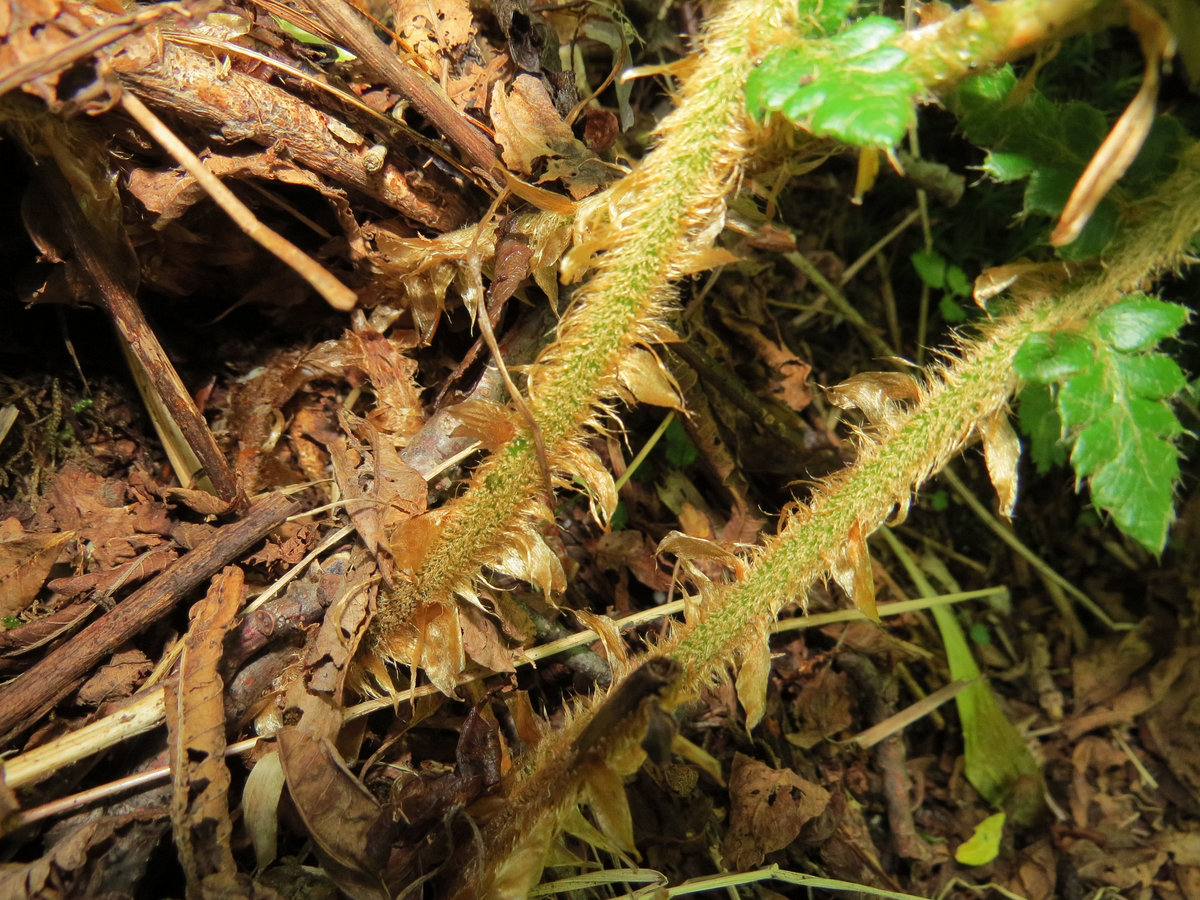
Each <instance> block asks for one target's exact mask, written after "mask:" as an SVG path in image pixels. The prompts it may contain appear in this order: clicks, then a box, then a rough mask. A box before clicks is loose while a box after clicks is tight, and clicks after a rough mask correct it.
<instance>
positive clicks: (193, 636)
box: [165, 566, 247, 898]
mask: <svg viewBox="0 0 1200 900" xmlns="http://www.w3.org/2000/svg"><path fill="white" fill-rule="evenodd" d="M242 599H243V575H242V570H241V569H239V568H237V567H236V566H227V567H226V568H225V569H224V570H223V571H222V572H221V574H220V575H218V576H217V577H216V578H215V579H214V580H213V583H212V587H210V588H209V591H208V594H207V595H206V596H205V598H204V599H203V600H201V601H200V603H198V604H197V606H196V608H195V609H194V610H193V612H192V620H191V625H190V627H189V628H188V633H187V635H186V636H185V637H184V639H183V653H182V655H181V656H180V662H179V679H178V681H176V682H171V683H169V684H168V685H167V694H166V701H165V706H166V713H167V728H168V733H169V744H170V756H171V782H172V788H173V791H172V800H171V821H172V823H173V826H174V828H173V834H174V837H175V845H176V847H177V848H178V850H179V862H180V865H181V866H182V867H183V870H184V874H185V875H186V876H187V884H188V896H189V897H193V896H196V897H205V898H207V897H222V896H237V895H242V894H245V893H246V888H247V885H245V884H244V883H243V880H241V879H239V876H238V869H237V863H236V862H234V859H233V851H232V849H231V848H230V840H231V837H232V834H233V824H232V822H231V821H230V818H229V800H228V793H229V781H230V778H229V769H228V767H226V765H225V699H224V685H223V684H222V682H221V676H220V675H219V674H218V666H219V664H220V661H221V651H222V642H223V641H224V638H225V633H226V631H228V629H229V626H230V625H231V624H232V623H233V618H234V616H236V615H237V611H238V608H239V607H240V605H241V603H242Z"/></svg>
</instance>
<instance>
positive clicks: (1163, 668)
mask: <svg viewBox="0 0 1200 900" xmlns="http://www.w3.org/2000/svg"><path fill="white" fill-rule="evenodd" d="M1197 656H1200V646H1189V647H1178V648H1176V650H1175V651H1174V652H1173V653H1172V654H1171V655H1170V656H1169V657H1167V658H1166V659H1164V660H1161V661H1160V662H1157V663H1155V665H1154V666H1153V668H1151V669H1150V670H1149V672H1147V673H1145V674H1144V675H1143V676H1142V677H1139V678H1137V679H1135V680H1134V681H1133V683H1132V685H1131V686H1130V687H1129V688H1128V689H1127V690H1124V691H1122V692H1121V693H1120V694H1117V695H1116V696H1115V697H1113V698H1112V699H1111V700H1109V701H1107V702H1105V703H1103V704H1099V705H1097V706H1095V707H1094V708H1092V709H1091V710H1089V711H1088V712H1086V713H1083V714H1077V715H1075V716H1073V717H1071V718H1069V719H1067V720H1066V721H1065V722H1064V723H1063V725H1062V733H1063V734H1064V735H1065V736H1066V738H1067V740H1072V741H1073V740H1075V739H1076V738H1078V737H1079V736H1080V735H1082V734H1086V733H1087V732H1089V731H1091V730H1092V729H1094V728H1102V727H1105V726H1108V725H1119V724H1127V723H1129V722H1132V721H1133V720H1134V719H1135V718H1136V717H1138V716H1140V715H1142V714H1143V713H1144V712H1146V711H1147V710H1149V709H1151V708H1152V707H1154V706H1156V705H1157V704H1159V703H1161V702H1162V700H1163V698H1164V697H1166V696H1167V695H1168V693H1169V692H1170V691H1171V690H1172V688H1173V686H1174V685H1175V684H1176V682H1178V681H1179V679H1180V676H1181V675H1182V673H1183V672H1184V670H1185V668H1186V667H1187V665H1188V663H1189V662H1190V661H1191V660H1192V659H1193V658H1195V657H1197Z"/></svg>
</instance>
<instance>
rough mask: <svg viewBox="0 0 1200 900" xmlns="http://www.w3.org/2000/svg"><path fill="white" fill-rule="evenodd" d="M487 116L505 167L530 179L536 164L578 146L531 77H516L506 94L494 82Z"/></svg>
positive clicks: (538, 85) (523, 75)
mask: <svg viewBox="0 0 1200 900" xmlns="http://www.w3.org/2000/svg"><path fill="white" fill-rule="evenodd" d="M490 112H491V117H492V125H493V127H494V128H495V129H496V143H498V144H499V145H500V146H501V148H502V149H503V152H502V158H503V159H504V163H505V165H507V166H508V167H509V168H510V169H512V170H513V171H514V172H517V173H519V174H522V175H533V174H534V168H535V165H536V163H537V161H538V160H542V159H546V158H548V157H551V156H561V155H563V151H564V150H568V149H569V148H570V147H571V145H572V144H574V143H578V141H577V140H576V138H575V135H574V134H573V133H572V131H571V128H570V126H569V125H567V123H566V122H564V121H563V120H562V116H560V115H559V114H558V111H557V110H556V109H555V108H554V101H553V100H552V99H550V95H549V94H548V93H547V92H546V88H545V87H543V86H542V83H541V81H539V80H538V79H537V78H535V77H534V76H532V75H527V74H522V75H518V76H517V77H516V78H515V79H513V82H512V86H511V88H510V89H509V90H507V91H506V90H505V89H504V85H503V84H501V83H500V82H497V83H496V85H495V86H494V87H493V89H492V103H491V110H490ZM580 147H582V144H581V145H580ZM583 149H584V151H585V152H586V148H583Z"/></svg>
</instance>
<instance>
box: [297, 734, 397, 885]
mask: <svg viewBox="0 0 1200 900" xmlns="http://www.w3.org/2000/svg"><path fill="white" fill-rule="evenodd" d="M276 738H277V740H278V742H279V758H280V761H281V763H282V766H283V771H284V773H285V775H286V776H287V787H288V793H289V794H290V795H291V797H292V802H293V803H294V804H295V806H296V811H297V812H298V813H299V814H300V818H301V819H303V821H304V827H305V829H306V830H307V831H308V834H309V836H310V837H311V838H312V839H313V844H314V845H315V847H316V848H317V854H318V856H319V857H320V858H321V866H322V868H323V869H324V870H325V872H326V873H327V874H328V875H329V877H330V878H332V879H333V881H334V883H335V884H337V885H338V887H339V888H341V890H343V891H345V892H346V893H347V894H349V895H350V896H351V897H358V898H367V900H390V898H391V894H390V893H389V891H388V890H387V887H386V886H385V885H384V883H383V879H382V876H381V873H382V872H383V871H384V867H385V866H386V864H387V858H388V854H389V853H390V851H391V843H392V832H393V829H394V825H393V822H392V817H391V815H390V814H389V813H387V812H386V811H385V810H383V809H382V808H381V807H380V805H379V803H378V801H376V799H375V798H374V797H373V796H372V795H371V792H370V791H368V790H367V789H366V788H365V787H363V786H362V784H361V783H359V781H358V779H357V778H355V777H354V774H353V773H352V772H351V771H350V770H349V769H347V768H346V764H345V762H343V761H342V758H341V757H340V756H339V755H338V752H337V750H336V749H334V746H333V744H332V742H331V741H330V740H329V739H328V738H323V737H317V736H315V735H312V734H308V733H306V732H304V731H301V730H299V729H297V728H290V727H289V728H284V729H282V730H280V731H279V733H278V734H277V735H276Z"/></svg>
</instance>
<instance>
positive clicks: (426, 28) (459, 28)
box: [387, 0, 473, 72]
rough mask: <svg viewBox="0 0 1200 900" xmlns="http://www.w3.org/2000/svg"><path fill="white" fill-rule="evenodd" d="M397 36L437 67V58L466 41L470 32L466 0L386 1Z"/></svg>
mask: <svg viewBox="0 0 1200 900" xmlns="http://www.w3.org/2000/svg"><path fill="white" fill-rule="evenodd" d="M387 5H388V6H389V7H391V11H392V19H393V21H395V22H396V28H397V29H398V30H399V35H400V37H401V38H403V39H404V41H405V43H407V44H408V46H409V47H411V48H412V49H413V51H414V52H415V53H416V54H417V56H420V57H423V58H424V59H426V60H428V61H429V62H431V63H432V64H433V69H432V70H431V71H434V72H436V71H437V70H438V68H440V63H439V60H438V58H439V57H440V56H446V55H448V54H449V52H450V51H451V50H452V49H454V48H455V47H461V46H462V45H463V44H466V43H468V42H469V41H470V40H471V39H472V37H473V35H472V28H471V7H470V6H469V5H468V4H467V2H466V0H436V2H434V0H390V2H389V3H388V4H387Z"/></svg>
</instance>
